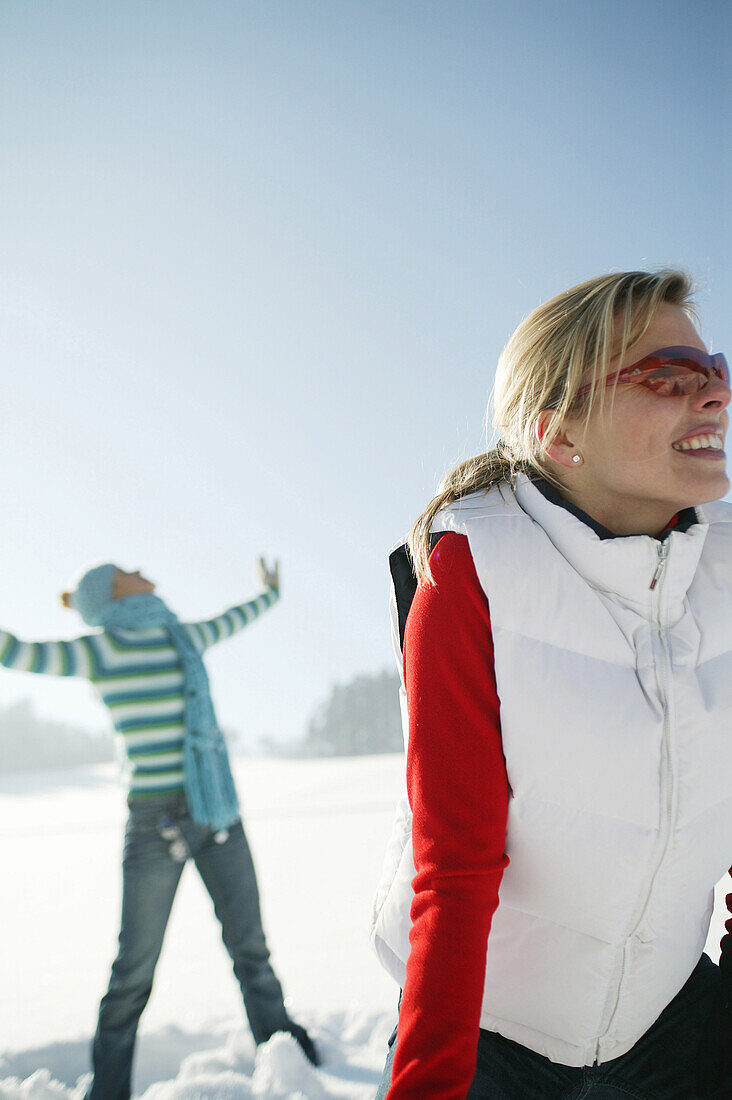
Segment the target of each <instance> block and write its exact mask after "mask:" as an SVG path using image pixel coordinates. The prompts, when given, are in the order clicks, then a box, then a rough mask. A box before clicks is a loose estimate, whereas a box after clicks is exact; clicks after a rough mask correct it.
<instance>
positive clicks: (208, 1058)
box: [0, 1010, 394, 1100]
mask: <svg viewBox="0 0 732 1100" xmlns="http://www.w3.org/2000/svg"><path fill="white" fill-rule="evenodd" d="M304 1022H305V1023H306V1024H307V1028H308V1031H309V1032H310V1034H311V1036H312V1038H313V1040H314V1042H315V1043H316V1045H317V1048H318V1052H319V1054H320V1056H321V1058H322V1059H323V1064H322V1065H320V1066H317V1067H316V1066H312V1065H311V1064H310V1062H308V1060H307V1058H306V1057H305V1055H304V1054H303V1052H302V1050H301V1049H300V1046H299V1044H298V1043H297V1042H296V1041H295V1039H293V1038H292V1036H291V1035H288V1034H285V1033H284V1032H278V1033H277V1034H276V1035H273V1036H272V1038H271V1039H270V1040H269V1042H267V1043H263V1044H262V1046H261V1047H259V1048H258V1049H257V1050H256V1053H255V1047H254V1043H253V1041H252V1038H251V1034H250V1033H249V1030H248V1029H247V1028H246V1027H245V1026H244V1025H242V1024H241V1023H239V1022H238V1021H229V1022H228V1025H227V1024H226V1023H223V1022H222V1021H216V1022H215V1023H211V1025H210V1026H209V1028H208V1029H205V1028H201V1027H199V1028H197V1029H196V1030H195V1031H194V1032H191V1033H187V1032H186V1031H184V1030H183V1029H181V1028H173V1027H165V1028H162V1029H160V1030H159V1031H158V1032H154V1033H152V1034H150V1033H148V1034H146V1035H144V1036H141V1038H140V1050H139V1052H138V1053H139V1054H140V1055H142V1057H141V1058H140V1059H138V1066H137V1072H136V1074H135V1077H136V1079H137V1082H138V1088H137V1090H136V1092H135V1096H136V1097H138V1098H139V1100H372V1098H373V1096H374V1094H375V1092H376V1088H377V1085H378V1082H379V1080H380V1078H381V1071H382V1068H383V1065H384V1059H385V1058H386V1042H387V1038H388V1036H389V1033H390V1031H391V1028H392V1027H393V1023H394V1021H393V1019H392V1017H391V1014H385V1013H373V1012H363V1011H358V1010H344V1011H335V1012H328V1011H322V1010H321V1011H320V1012H317V1013H310V1014H308V1015H307V1019H306V1020H305V1021H304ZM194 1043H197V1044H200V1046H199V1048H198V1049H194V1050H192V1049H191V1048H192V1044H194ZM78 1046H79V1044H71V1046H70V1049H69V1051H68V1056H67V1053H66V1052H65V1051H64V1048H63V1044H57V1045H55V1046H54V1047H53V1048H48V1050H49V1052H52V1053H53V1055H54V1058H55V1065H53V1064H52V1069H50V1070H49V1069H48V1063H46V1066H45V1067H44V1068H40V1069H36V1070H35V1071H34V1072H33V1073H32V1074H31V1075H30V1076H29V1077H26V1078H25V1079H24V1080H22V1079H21V1078H19V1077H17V1076H12V1077H10V1076H8V1077H5V1078H4V1080H2V1079H0V1100H83V1097H84V1094H85V1092H86V1089H87V1088H88V1086H89V1082H90V1080H91V1077H90V1074H89V1073H88V1072H85V1069H86V1064H87V1062H86V1058H87V1052H86V1044H84V1046H83V1048H82V1049H83V1053H81V1051H80V1050H77V1047H78ZM186 1048H187V1053H186V1054H185V1055H184V1056H183V1057H182V1060H181V1059H180V1052H181V1051H183V1050H185V1049H186ZM42 1056H43V1055H42V1054H40V1053H39V1054H37V1057H42ZM31 1057H33V1055H32V1054H31ZM28 1060H29V1059H28V1058H27V1056H26V1055H25V1054H24V1052H19V1053H18V1054H16V1055H7V1056H6V1057H5V1059H0V1074H2V1071H3V1070H4V1071H5V1073H8V1071H10V1073H12V1072H13V1070H15V1072H16V1073H17V1072H18V1069H19V1068H20V1067H22V1066H23V1065H24V1064H27V1062H28ZM16 1061H17V1065H14V1064H13V1063H14V1062H16ZM139 1062H144V1063H145V1065H144V1067H142V1066H140V1065H139ZM35 1064H36V1065H38V1064H39V1063H38V1062H37V1061H36V1063H35ZM73 1065H76V1071H75V1072H74V1071H73V1069H72V1066H73ZM173 1067H175V1068H173ZM143 1068H144V1073H140V1072H139V1071H140V1070H141V1069H143ZM54 1069H55V1072H56V1073H57V1074H61V1075H62V1076H65V1080H66V1083H65V1084H64V1083H63V1082H61V1081H58V1080H57V1079H56V1078H55V1077H54V1076H53V1073H54ZM82 1071H83V1072H82ZM21 1072H22V1069H21ZM140 1078H142V1080H140Z"/></svg>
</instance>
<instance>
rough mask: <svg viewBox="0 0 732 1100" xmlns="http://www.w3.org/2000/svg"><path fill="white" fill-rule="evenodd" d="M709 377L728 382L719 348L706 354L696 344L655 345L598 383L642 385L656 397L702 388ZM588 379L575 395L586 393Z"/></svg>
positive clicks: (675, 395) (725, 367)
mask: <svg viewBox="0 0 732 1100" xmlns="http://www.w3.org/2000/svg"><path fill="white" fill-rule="evenodd" d="M711 378H719V380H720V381H721V382H724V384H725V385H726V386H729V384H730V383H729V366H728V365H727V360H726V359H725V357H724V356H723V355H722V353H721V352H717V354H716V355H708V354H707V353H706V352H705V351H700V350H699V348H685V347H678V348H659V349H658V351H653V352H651V354H650V355H646V356H645V357H644V358H643V359H639V360H638V362H637V363H633V364H631V366H629V367H623V369H622V370H619V371H615V373H614V374H608V376H607V378H605V380H604V382H603V383H602V385H603V386H609V385H610V383H611V382H615V384H616V385H618V386H620V385H637V386H645V387H646V389H648V390H653V392H654V393H655V394H658V396H659V397H688V395H689V394H692V393H698V392H699V390H703V389H704V387H705V386H706V384H707V382H709V380H710V379H711ZM591 389H592V383H589V384H588V385H586V386H581V387H580V389H579V390H578V391H577V396H578V397H581V396H582V395H583V394H585V393H589V391H590V390H591Z"/></svg>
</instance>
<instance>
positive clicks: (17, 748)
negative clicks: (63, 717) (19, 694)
mask: <svg viewBox="0 0 732 1100" xmlns="http://www.w3.org/2000/svg"><path fill="white" fill-rule="evenodd" d="M114 758H115V753H114V743H113V740H112V738H111V737H110V736H107V735H105V734H99V733H92V732H91V730H87V729H85V728H84V727H82V726H71V725H68V724H66V723H64V722H54V721H53V720H52V719H47V718H41V717H40V716H39V715H38V714H36V712H35V710H34V709H33V705H32V703H31V702H30V701H29V700H27V699H23V700H21V701H20V702H19V703H15V704H14V705H13V706H10V707H7V708H6V709H5V710H3V711H0V772H15V771H25V770H33V769H39V768H63V767H66V766H68V767H71V766H73V765H75V764H103V763H107V762H108V761H110V760H114Z"/></svg>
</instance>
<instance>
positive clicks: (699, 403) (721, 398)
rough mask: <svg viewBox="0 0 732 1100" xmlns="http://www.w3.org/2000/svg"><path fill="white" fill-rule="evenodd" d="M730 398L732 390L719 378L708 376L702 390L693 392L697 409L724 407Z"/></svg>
mask: <svg viewBox="0 0 732 1100" xmlns="http://www.w3.org/2000/svg"><path fill="white" fill-rule="evenodd" d="M731 400H732V390H730V388H729V386H728V385H727V383H726V382H723V381H722V379H721V378H710V380H709V381H708V382H707V384H706V386H705V387H704V389H703V390H699V392H698V393H697V394H695V401H694V405H695V407H696V408H698V409H714V408H717V409H726V408H727V406H728V405H729V403H730V401H731Z"/></svg>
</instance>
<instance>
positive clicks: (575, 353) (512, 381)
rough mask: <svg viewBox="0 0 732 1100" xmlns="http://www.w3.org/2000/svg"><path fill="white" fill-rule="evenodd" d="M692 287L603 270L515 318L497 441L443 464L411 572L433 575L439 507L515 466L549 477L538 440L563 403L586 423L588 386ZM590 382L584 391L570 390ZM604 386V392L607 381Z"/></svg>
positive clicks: (497, 400) (497, 404)
mask: <svg viewBox="0 0 732 1100" xmlns="http://www.w3.org/2000/svg"><path fill="white" fill-rule="evenodd" d="M692 292H693V287H692V282H691V279H690V277H689V276H688V275H687V274H686V273H685V272H683V271H677V270H674V269H672V268H664V269H662V270H660V271H655V272H649V271H625V272H621V273H620V274H617V275H601V276H599V278H596V279H589V280H588V281H587V282H584V283H580V284H579V285H578V286H574V287H572V288H571V289H570V290H565V291H564V292H563V293H562V294H558V295H557V296H556V297H555V298H551V299H550V300H549V301H548V302H545V303H544V304H543V305H541V306H539V307H538V308H537V309H535V310H534V311H533V312H532V313H530V314H529V316H528V317H526V318H525V319H524V320H523V321H522V322H521V324H520V325H519V326H518V328H517V329H516V331H515V332H514V333H513V335H512V336H511V338H510V340H509V341H508V343H507V344H506V346H505V348H504V349H503V351H502V353H501V356H500V358H499V360H498V366H497V368H496V377H495V382H494V386H493V393H492V396H491V402H490V404H489V409H490V407H491V405H492V407H493V417H492V420H493V427H494V429H495V430H496V431H497V432H500V438H499V440H498V442H497V444H496V446H495V447H493V448H491V449H490V450H488V451H486V452H485V453H484V454H479V455H474V456H473V457H472V458H469V459H467V460H466V461H465V462H461V463H460V465H458V466H456V467H455V469H454V470H451V471H450V473H449V474H447V476H446V477H445V478H443V480H442V482H441V483H440V485H439V487H438V490H437V494H436V495H435V496H434V497H433V498H432V500H431V501H430V503H429V504H428V506H427V508H426V509H425V510H424V512H422V514H421V515H420V516H419V518H418V519H417V520H416V522H415V523H414V525H413V527H412V529H411V531H410V533H409V539H408V546H409V551H410V554H411V556H412V560H413V562H414V566H415V569H416V571H417V575H418V576H419V577H425V578H426V579H427V580H428V581H429V582H432V574H431V573H430V568H429V533H430V527H431V524H432V521H433V519H434V518H435V516H436V515H437V513H438V512H439V511H441V510H442V509H443V508H445V507H447V506H448V505H449V504H452V503H453V502H454V501H456V500H459V499H460V498H461V497H464V496H467V495H468V494H469V493H476V492H480V491H487V490H488V489H490V488H491V487H492V486H493V485H497V484H499V483H500V482H507V483H508V484H510V485H514V484H515V482H516V478H517V476H518V475H519V474H520V473H526V474H529V476H537V475H538V476H541V477H545V478H548V479H549V480H550V481H553V482H554V483H555V484H557V479H556V476H555V475H554V474H553V473H552V471H551V470H550V469H549V466H548V463H547V461H546V457H545V448H546V446H547V444H549V443H551V440H552V439H553V438H554V436H555V435H556V434H557V433H558V432H559V430H560V428H561V422H562V419H563V418H564V417H565V416H566V415H567V414H568V413H569V412H570V411H571V412H572V413H573V414H574V415H577V414H580V415H582V416H583V423H584V424H585V426H586V424H587V420H588V418H589V416H590V413H591V412H592V409H593V406H594V405H595V404H596V403H597V402H598V401H604V400H605V398H604V394H605V392H606V391H605V389H604V387H602V388H601V387H597V388H596V386H595V384H596V383H597V382H598V381H599V379H601V378H602V377H604V376H605V375H607V374H608V373H609V367H610V362H611V360H612V359H614V358H615V357H616V356H619V357H621V358H622V356H624V355H625V353H626V351H627V350H628V349H629V348H631V347H632V346H633V344H635V343H636V342H637V341H638V340H639V339H640V338H641V337H642V336H643V334H644V333H645V332H646V331H647V329H648V326H649V325H650V324H651V321H652V320H653V317H654V315H655V313H656V310H657V309H658V307H659V306H660V305H661V304H662V303H667V304H669V305H674V306H679V307H680V308H682V309H683V310H685V312H686V313H688V314H689V315H693V313H694V304H693V300H692ZM588 383H589V384H591V386H592V389H591V390H590V392H589V394H588V395H587V396H586V397H584V398H582V397H578V391H579V390H580V389H581V388H582V386H584V385H587V384H588ZM610 390H611V394H612V392H613V390H614V387H611V388H610ZM611 399H612V397H611ZM544 409H552V410H554V415H553V416H552V417H551V418H550V420H549V422H548V424H547V427H546V434H545V435H544V438H543V440H542V441H541V442H540V441H539V438H538V436H537V433H536V424H537V419H538V417H539V413H540V412H542V411H543V410H544Z"/></svg>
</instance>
